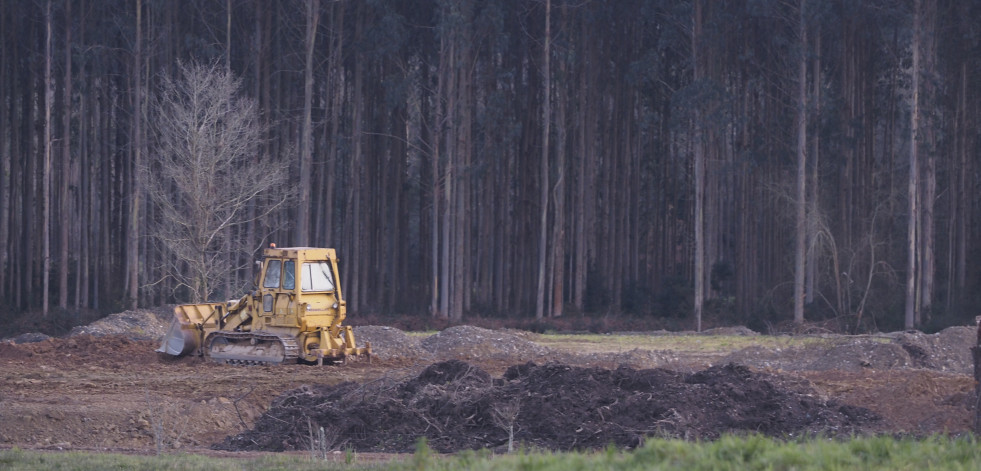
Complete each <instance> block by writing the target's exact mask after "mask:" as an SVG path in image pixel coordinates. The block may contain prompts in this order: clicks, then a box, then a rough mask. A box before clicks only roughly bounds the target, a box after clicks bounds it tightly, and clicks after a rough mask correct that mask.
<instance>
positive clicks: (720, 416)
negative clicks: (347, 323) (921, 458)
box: [215, 360, 879, 453]
mask: <svg viewBox="0 0 981 471" xmlns="http://www.w3.org/2000/svg"><path fill="white" fill-rule="evenodd" d="M878 420H879V418H878V417H877V416H876V415H875V414H874V413H872V412H871V411H869V410H867V409H864V408H859V407H853V406H848V405H842V404H838V403H836V402H834V401H824V400H822V399H820V398H819V397H817V396H816V395H815V394H813V391H810V390H808V388H807V387H806V386H804V385H801V384H800V383H796V382H789V381H782V380H781V379H780V377H777V376H774V375H768V374H763V373H756V372H753V371H751V370H749V369H748V368H746V367H742V366H737V365H733V364H729V365H725V366H717V367H712V368H709V369H706V370H703V371H700V372H697V373H694V374H683V373H678V372H674V371H669V370H663V369H646V370H634V369H631V368H626V367H622V368H618V369H616V370H608V369H602V368H580V367H574V366H569V365H564V364H554V363H553V364H545V365H541V366H540V365H536V364H534V363H527V364H524V365H517V366H512V367H510V368H509V369H508V370H507V371H506V372H505V374H504V376H503V377H501V378H497V379H495V378H492V377H491V376H490V375H489V374H488V373H486V372H485V371H483V370H481V369H480V368H478V367H476V366H473V365H471V364H468V363H466V362H463V361H459V360H450V361H444V362H440V363H435V364H433V365H430V366H429V367H427V368H426V369H425V370H424V371H423V372H422V373H421V374H419V376H418V377H415V378H412V379H410V380H407V381H403V382H398V381H392V380H384V379H383V380H379V381H376V382H373V383H368V384H357V383H351V382H349V383H343V384H340V385H337V386H333V387H304V388H300V389H297V390H293V391H290V392H289V393H287V394H285V395H283V396H281V397H279V398H277V399H276V401H275V402H274V403H273V405H272V407H271V408H270V409H269V411H268V412H266V413H265V414H264V415H263V416H262V417H260V418H259V420H258V421H257V422H256V424H255V427H254V428H253V429H252V430H248V431H246V432H244V433H241V434H238V435H235V436H231V437H228V438H226V439H225V440H224V441H223V442H222V443H220V444H217V445H215V448H217V449H222V450H232V451H244V450H256V451H258V450H263V451H285V450H307V449H311V448H313V447H316V448H321V449H350V450H355V451H373V452H399V453H402V452H411V451H412V450H413V449H414V448H415V445H416V443H417V441H418V439H419V438H421V437H425V438H426V439H427V441H428V443H429V446H430V447H432V448H433V449H434V450H437V451H440V452H453V451H458V450H465V449H481V448H489V449H496V450H501V451H503V450H504V449H506V448H509V447H513V446H517V445H518V444H520V445H521V446H524V447H529V448H541V449H549V450H572V449H598V448H602V447H605V446H607V445H609V444H611V443H612V444H614V445H616V446H618V447H622V448H632V447H636V446H638V445H640V444H641V443H642V442H643V440H644V439H645V438H646V437H651V436H656V437H675V438H685V439H713V438H716V437H718V436H719V435H720V434H723V433H740V432H752V433H763V434H766V435H770V436H781V437H785V436H794V435H799V434H809V433H822V434H825V435H835V434H839V433H846V434H854V433H859V432H861V431H862V430H863V427H865V426H868V425H870V424H873V423H875V422H876V421H878Z"/></svg>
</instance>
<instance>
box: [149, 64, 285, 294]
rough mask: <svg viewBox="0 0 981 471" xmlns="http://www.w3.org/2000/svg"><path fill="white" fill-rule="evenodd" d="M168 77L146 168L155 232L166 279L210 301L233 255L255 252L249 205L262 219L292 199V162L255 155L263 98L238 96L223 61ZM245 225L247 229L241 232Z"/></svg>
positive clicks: (156, 110) (157, 109) (158, 104)
mask: <svg viewBox="0 0 981 471" xmlns="http://www.w3.org/2000/svg"><path fill="white" fill-rule="evenodd" d="M180 73H181V77H180V78H179V79H176V80H172V79H165V80H164V81H163V88H162V92H161V93H160V95H159V96H158V97H157V99H156V100H155V101H154V106H153V108H152V113H153V118H154V122H155V126H154V138H155V139H154V141H153V148H152V149H153V152H151V154H150V156H149V158H148V159H147V160H148V162H147V163H146V165H144V166H143V167H142V172H141V177H142V180H143V182H144V186H145V189H146V192H147V197H148V199H149V201H150V202H152V204H154V205H155V207H156V208H157V209H158V214H159V218H158V219H157V220H155V221H153V226H152V227H153V229H152V233H151V236H153V237H154V238H156V240H158V241H159V242H160V244H161V248H162V249H163V252H164V253H165V254H167V256H166V258H167V261H166V263H165V265H166V267H165V270H164V272H165V276H169V277H172V278H173V279H174V280H176V285H177V286H178V287H186V288H188V289H190V290H191V292H192V294H193V295H194V297H195V299H196V300H200V301H204V300H207V299H208V298H209V297H210V296H211V295H212V293H214V292H215V291H216V286H217V284H218V283H220V280H222V279H223V277H224V276H225V274H226V273H227V272H228V271H229V270H232V269H234V268H235V267H231V266H228V265H229V262H228V260H235V258H234V257H227V256H224V255H226V254H224V253H222V251H223V250H230V251H247V252H249V253H251V252H252V250H253V241H250V240H243V239H244V238H243V237H238V238H236V240H227V238H231V237H235V234H241V233H245V232H246V231H245V230H244V228H245V224H246V223H247V222H248V219H249V217H248V216H247V214H249V212H248V211H247V208H248V206H249V204H250V202H251V203H253V204H254V205H255V208H257V210H256V211H255V214H254V216H253V217H254V218H261V217H263V216H265V215H266V214H268V213H269V212H270V211H271V210H273V209H275V208H277V207H280V206H282V205H283V204H285V203H286V202H287V201H288V200H289V199H290V196H291V193H290V192H289V190H288V189H287V185H286V184H285V182H286V179H287V167H286V165H285V164H284V165H280V164H278V163H277V162H275V161H272V160H262V159H260V158H256V155H257V154H259V149H260V146H261V144H262V135H263V133H262V127H261V125H260V124H259V115H258V112H257V108H256V103H255V101H254V100H252V99H250V98H245V97H240V96H238V92H239V87H240V82H239V80H237V79H236V78H235V77H233V76H232V75H231V74H229V73H228V72H227V71H225V70H224V69H223V68H222V67H221V66H220V65H218V64H217V63H213V64H211V65H200V64H192V65H183V64H182V65H181V66H180ZM239 229H242V230H239Z"/></svg>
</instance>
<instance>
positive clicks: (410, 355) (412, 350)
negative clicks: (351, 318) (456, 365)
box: [354, 325, 427, 361]
mask: <svg viewBox="0 0 981 471" xmlns="http://www.w3.org/2000/svg"><path fill="white" fill-rule="evenodd" d="M354 340H355V342H357V344H358V345H359V346H360V345H364V343H365V342H370V343H371V355H372V356H373V357H374V358H376V359H378V360H383V361H389V360H398V359H406V360H413V361H414V360H416V359H418V358H422V357H425V356H427V354H426V352H425V351H424V350H423V349H422V348H421V347H420V346H419V342H420V340H419V339H417V338H412V337H409V336H408V335H405V332H402V331H401V330H399V329H396V328H394V327H388V326H377V325H367V326H355V327H354Z"/></svg>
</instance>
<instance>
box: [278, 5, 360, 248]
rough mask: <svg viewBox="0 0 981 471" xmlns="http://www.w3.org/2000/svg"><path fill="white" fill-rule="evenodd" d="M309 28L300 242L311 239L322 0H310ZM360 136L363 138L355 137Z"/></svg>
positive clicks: (304, 81) (306, 46) (300, 204)
mask: <svg viewBox="0 0 981 471" xmlns="http://www.w3.org/2000/svg"><path fill="white" fill-rule="evenodd" d="M306 6H307V29H306V36H305V37H304V45H305V50H306V61H305V66H304V68H303V130H302V132H301V135H300V198H299V205H298V207H297V215H296V237H295V238H294V239H295V241H296V245H297V246H298V247H305V246H307V245H309V242H308V241H309V240H310V191H311V188H310V176H311V175H312V174H313V172H314V169H313V117H312V108H313V51H314V46H315V45H316V42H317V25H318V24H319V22H320V0H308V1H307V2H306ZM355 138H357V139H359V138H360V137H358V136H355Z"/></svg>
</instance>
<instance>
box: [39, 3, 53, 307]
mask: <svg viewBox="0 0 981 471" xmlns="http://www.w3.org/2000/svg"><path fill="white" fill-rule="evenodd" d="M52 22H53V20H52V18H51V0H48V2H47V4H46V7H45V10H44V25H45V34H44V37H45V40H44V169H43V174H42V177H41V178H42V179H43V190H42V191H43V198H44V199H43V204H44V209H43V210H42V211H41V227H42V228H43V233H44V235H43V239H44V240H43V242H42V243H43V244H44V249H43V250H44V252H43V254H42V257H43V260H44V262H43V263H44V268H43V272H42V277H43V279H44V282H43V285H42V286H43V288H42V289H43V292H42V295H41V296H42V308H41V309H42V315H43V316H44V317H48V291H49V282H50V278H51V276H50V275H51V152H52V150H51V124H52V123H51V108H52V106H53V105H54V103H53V102H54V85H53V84H52V83H51V61H52V57H51V55H52V51H51V33H52V31H51V30H52V26H53V25H52Z"/></svg>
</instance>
